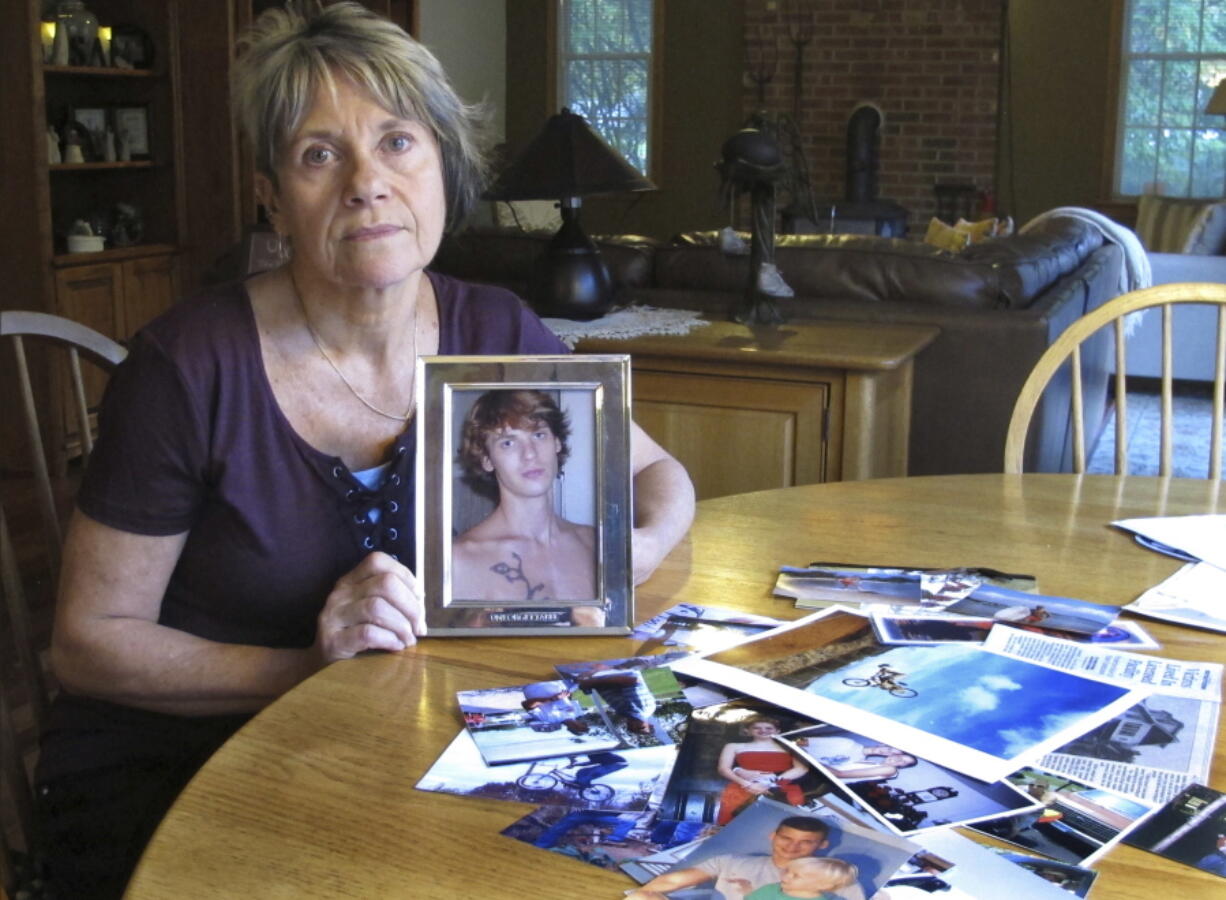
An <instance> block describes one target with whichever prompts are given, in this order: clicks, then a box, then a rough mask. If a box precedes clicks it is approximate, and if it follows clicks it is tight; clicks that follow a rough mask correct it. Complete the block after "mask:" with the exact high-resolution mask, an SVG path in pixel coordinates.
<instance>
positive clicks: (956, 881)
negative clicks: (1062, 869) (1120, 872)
mask: <svg viewBox="0 0 1226 900" xmlns="http://www.w3.org/2000/svg"><path fill="white" fill-rule="evenodd" d="M913 840H914V841H915V842H916V843H918V844H920V845H921V846H922V847H923V848H924V849H923V852H922V853H918V854H916V855H915V856H914V857H912V858H911V859H909V860H908V861H907V862H906V863H904V864H903V866H902V867H901V868H900V869H899V871H898V873H897V874H896V875H895V876H894V877H893V878H892V879H890V881H889V883H888V884H887V885H886V889H887V891H886V892H887V894H888V895H889V900H933V898H934V897H939V898H940V900H985V898H997V897H1017V898H1025V900H1068V894H1067V893H1065V892H1064V891H1063V890H1062V889H1061V888H1059V887H1057V886H1056V885H1055V884H1052V883H1051V882H1050V881H1048V880H1047V879H1046V878H1039V877H1037V876H1036V875H1035V874H1034V873H1032V872H1029V871H1027V870H1026V869H1025V868H1023V867H1021V866H1017V865H1014V864H1013V863H1012V862H1009V861H1008V860H1006V859H1004V858H1003V857H1002V856H1000V855H999V854H997V853H994V852H992V850H991V849H990V848H988V847H983V846H980V845H979V844H977V843H975V842H974V841H972V840H969V839H967V838H965V837H963V836H962V835H961V834H959V833H958V832H956V831H954V830H952V829H948V828H937V829H934V830H932V831H926V832H924V833H923V834H922V835H917V836H916V837H915V838H913Z"/></svg>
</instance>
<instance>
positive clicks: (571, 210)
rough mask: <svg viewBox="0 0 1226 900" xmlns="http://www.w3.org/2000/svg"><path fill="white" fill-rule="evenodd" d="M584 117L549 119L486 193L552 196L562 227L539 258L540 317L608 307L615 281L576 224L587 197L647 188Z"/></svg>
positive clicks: (490, 196)
mask: <svg viewBox="0 0 1226 900" xmlns="http://www.w3.org/2000/svg"><path fill="white" fill-rule="evenodd" d="M652 190H655V185H654V184H652V183H651V182H650V181H648V180H647V179H646V178H644V177H643V176H642V175H641V174H639V172H638V171H636V170H635V169H634V168H633V167H632V166H631V165H630V164H629V163H627V162H626V160H625V159H624V158H622V156H621V154H619V153H618V152H617V151H616V150H614V149H613V148H612V147H610V146H609V145H608V144H606V143H605V142H604V141H603V140H601V138H600V136H599V135H598V134H596V132H595V131H593V130H592V128H591V126H590V125H588V123H587V121H586V120H584V118H583V117H582V116H578V115H575V114H574V113H572V112H571V111H570V110H569V109H566V108H565V107H564V108H563V109H562V111H561V112H560V113H558V114H557V115H555V116H550V117H549V121H547V122H546V123H545V127H544V128H543V129H541V132H540V134H538V135H537V136H536V137H535V138H534V139H533V140H532V142H531V143H530V144H528V146H527V147H526V148H525V149H524V151H523V153H521V154H520V155H519V157H518V158H517V159H516V160H515V161H514V162H513V163H512V164H511V165H510V166H508V167H507V169H506V170H505V171H504V172H503V173H502V174H501V175H500V176H499V177H498V179H497V180H496V181H495V182H494V185H493V186H492V187H491V188H490V189H489V190H488V191H486V192H485V198H486V199H487V200H557V201H558V204H559V206H560V208H561V212H562V226H561V227H560V228H559V229H558V232H557V234H555V235H554V236H553V238H552V239H551V240H550V242H549V243H548V245H546V247H545V251H544V253H542V254H541V258H540V259H539V260H538V261H537V266H536V272H535V274H534V276H533V280H532V285H531V287H530V289H529V294H530V296H529V297H528V300H529V302H530V303H531V304H532V307H533V309H535V310H536V311H537V313H538V314H540V315H542V316H558V317H561V318H566V319H580V320H587V319H596V318H599V317H600V316H602V315H604V314H605V313H606V312H608V311H609V308H610V307H611V306H612V305H613V286H612V283H611V281H610V279H609V272H608V269H606V268H605V265H604V262H603V261H602V260H601V258H600V252H599V251H598V250H597V249H596V245H595V244H593V243H592V241H591V239H590V238H589V237H588V236H587V235H586V234H585V233H584V231H583V227H582V226H581V225H580V224H579V209H580V207H581V206H582V205H583V198H584V197H591V196H593V195H596V194H620V193H624V192H629V191H652Z"/></svg>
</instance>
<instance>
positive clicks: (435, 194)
mask: <svg viewBox="0 0 1226 900" xmlns="http://www.w3.org/2000/svg"><path fill="white" fill-rule="evenodd" d="M259 179H260V180H259V190H260V196H261V200H262V201H263V202H264V204H265V205H266V206H267V207H268V209H269V212H270V213H271V216H272V220H273V224H274V225H275V226H276V228H277V230H278V231H280V232H281V233H282V234H286V235H289V237H290V238H291V239H292V241H293V246H294V266H295V268H296V270H297V274H298V275H299V276H300V277H301V279H302V280H303V281H305V280H307V279H309V278H316V279H323V280H324V281H326V282H330V283H332V284H334V285H337V286H339V287H342V288H363V289H370V288H375V289H378V288H386V287H390V286H393V285H395V284H398V283H400V282H403V281H404V280H405V279H407V278H408V277H409V276H411V275H413V274H414V273H417V272H420V271H421V270H422V269H424V268H425V266H426V265H427V264H428V263H429V262H430V260H431V259H432V258H433V257H434V254H435V252H436V251H437V250H438V245H439V242H440V241H441V240H442V235H443V224H444V220H445V217H446V209H447V203H446V199H445V196H444V189H443V166H442V159H441V157H440V155H439V149H438V144H437V142H436V141H435V140H434V136H433V135H432V134H431V133H430V131H429V129H428V128H426V127H425V126H424V125H422V124H421V123H420V122H417V121H414V120H410V119H401V118H399V117H398V116H397V115H396V114H394V113H389V112H388V111H387V110H385V109H384V108H383V107H381V106H379V105H378V104H377V103H375V102H374V100H373V99H371V97H370V96H369V95H368V94H367V93H366V92H365V91H363V90H361V89H360V88H358V87H356V86H355V85H354V84H353V83H352V82H350V81H349V80H348V79H345V78H341V77H338V78H337V80H336V91H335V94H333V93H331V92H329V91H327V90H325V89H321V90H319V91H317V92H316V95H315V100H314V103H312V105H311V107H310V109H309V110H308V112H307V114H306V115H305V116H304V117H303V120H302V123H301V124H300V125H299V127H298V130H297V132H296V133H294V134H293V135H290V136H289V138H288V139H287V141H286V142H285V146H284V148H283V150H282V153H281V156H280V158H279V160H278V163H277V180H278V184H279V187H278V188H277V189H274V188H273V186H272V183H271V181H270V180H269V179H268V178H267V177H265V176H259ZM300 283H301V282H300Z"/></svg>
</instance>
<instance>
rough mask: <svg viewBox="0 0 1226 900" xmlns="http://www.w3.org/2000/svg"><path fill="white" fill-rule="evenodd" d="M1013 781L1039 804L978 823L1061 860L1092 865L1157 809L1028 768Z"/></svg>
mask: <svg viewBox="0 0 1226 900" xmlns="http://www.w3.org/2000/svg"><path fill="white" fill-rule="evenodd" d="M1008 781H1010V782H1012V783H1013V784H1015V785H1017V787H1018V788H1019V789H1021V790H1024V791H1025V792H1026V793H1027V794H1028V795H1029V796H1031V797H1033V798H1034V800H1036V801H1037V802H1038V803H1039V804H1040V806H1039V807H1038V808H1037V809H1035V810H1033V811H1030V812H1025V813H1020V814H1017V815H1010V816H1006V817H1004V818H1000V819H994V820H992V821H990V822H980V823H978V824H977V825H975V826H974V828H975V829H976V830H977V831H982V832H983V833H984V834H987V835H991V836H992V837H994V838H998V839H999V840H1002V841H1007V842H1008V843H1010V844H1015V845H1017V846H1018V847H1021V848H1023V849H1025V850H1030V851H1033V852H1035V853H1042V854H1043V855H1044V856H1049V857H1051V858H1052V859H1057V860H1060V861H1061V862H1066V863H1072V864H1074V865H1077V866H1088V865H1089V864H1090V863H1092V862H1094V861H1095V860H1096V859H1098V858H1099V857H1101V856H1102V855H1103V854H1104V853H1106V852H1107V850H1109V849H1110V848H1111V847H1113V846H1114V845H1115V844H1116V842H1118V841H1119V840H1120V838H1121V837H1122V836H1123V835H1124V834H1125V833H1126V832H1127V831H1128V829H1130V828H1131V827H1132V826H1133V825H1135V824H1136V823H1137V822H1138V821H1139V820H1140V819H1141V817H1142V816H1144V815H1145V814H1146V813H1148V812H1149V811H1150V810H1151V809H1152V808H1153V807H1151V806H1149V805H1147V804H1144V803H1141V802H1139V801H1137V800H1133V799H1132V798H1130V797H1126V796H1124V795H1123V794H1119V793H1117V792H1115V791H1109V790H1106V789H1104V788H1097V787H1092V786H1091V785H1088V784H1085V783H1083V782H1080V781H1077V780H1075V779H1072V778H1069V777H1067V776H1064V775H1057V774H1055V773H1052V772H1045V771H1043V770H1042V769H1036V768H1032V767H1030V766H1027V767H1026V768H1024V769H1019V770H1018V771H1017V772H1014V773H1013V774H1012V775H1010V776H1009V778H1008Z"/></svg>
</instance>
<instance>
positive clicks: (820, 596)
mask: <svg viewBox="0 0 1226 900" xmlns="http://www.w3.org/2000/svg"><path fill="white" fill-rule="evenodd" d="M984 584H993V585H999V586H1001V587H1006V588H1012V589H1014V590H1019V591H1033V590H1035V589H1036V581H1035V579H1034V576H1032V575H1014V574H1010V573H1008V572H1000V571H997V570H996V569H986V568H982V567H976V568H958V569H924V568H902V567H894V566H860V565H851V564H845V563H811V564H810V565H808V566H806V567H805V568H798V567H794V566H783V567H782V568H780V570H779V577H778V579H777V580H776V582H775V591H774V593H775V595H776V596H779V597H791V598H793V599H794V600H796V605H797V606H798V607H802V608H809V609H817V608H821V607H824V606H829V605H831V604H834V603H844V604H855V603H883V602H886V603H890V604H891V605H892V606H895V607H898V608H904V609H906V608H910V609H920V608H926V607H941V606H944V605H946V604H947V603H949V602H950V601H953V600H957V599H960V598H962V597H965V596H966V595H967V594H969V593H971V592H972V591H974V590H975V589H976V588H978V587H979V586H980V585H984Z"/></svg>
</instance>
